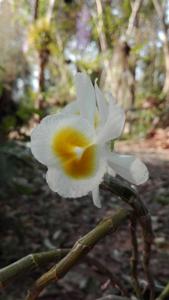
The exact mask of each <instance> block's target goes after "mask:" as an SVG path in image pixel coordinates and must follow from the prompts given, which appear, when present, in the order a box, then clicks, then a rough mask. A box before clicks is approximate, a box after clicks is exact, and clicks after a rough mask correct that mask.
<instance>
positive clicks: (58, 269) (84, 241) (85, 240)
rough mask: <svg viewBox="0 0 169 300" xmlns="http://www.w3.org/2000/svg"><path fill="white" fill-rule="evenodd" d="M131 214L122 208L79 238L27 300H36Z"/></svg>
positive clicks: (37, 284) (43, 276) (30, 293)
mask: <svg viewBox="0 0 169 300" xmlns="http://www.w3.org/2000/svg"><path fill="white" fill-rule="evenodd" d="M130 216H131V212H130V211H127V210H125V209H120V210H119V211H118V212H117V213H116V214H114V215H113V216H110V217H107V218H105V219H103V220H102V221H101V222H100V223H99V224H98V225H97V226H96V227H95V228H94V229H93V230H92V231H90V232H89V233H87V234H86V235H85V236H84V237H82V238H81V239H79V240H78V241H77V242H76V243H75V245H74V246H73V248H72V249H71V250H70V252H69V253H68V254H67V255H66V256H65V257H64V258H63V259H62V260H61V261H60V262H59V263H57V264H56V265H55V266H54V267H53V268H52V269H50V270H49V271H48V272H46V273H45V274H43V275H42V276H41V277H40V278H39V279H38V280H37V281H36V282H35V284H34V286H33V288H32V289H31V290H30V291H29V293H28V295H27V297H26V300H35V299H37V298H38V296H39V294H40V293H41V291H42V290H43V289H44V288H45V287H46V286H47V285H48V284H49V283H51V282H53V281H57V280H58V279H60V278H62V277H63V276H64V275H65V274H66V273H67V272H68V271H69V270H70V269H71V268H72V267H73V266H74V265H75V264H77V263H78V262H79V260H80V259H81V258H82V257H84V256H85V255H86V254H87V253H88V252H89V251H90V250H91V249H92V248H93V247H94V246H95V244H96V243H97V242H98V241H100V240H101V239H102V238H103V237H104V236H105V235H107V234H108V233H110V232H115V231H116V230H117V229H118V228H119V226H120V225H121V224H122V223H124V221H125V220H127V219H128V218H129V217H130Z"/></svg>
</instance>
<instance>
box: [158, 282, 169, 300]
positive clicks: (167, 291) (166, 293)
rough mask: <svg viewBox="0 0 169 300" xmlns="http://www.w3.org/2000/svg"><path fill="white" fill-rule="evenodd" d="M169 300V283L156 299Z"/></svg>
mask: <svg viewBox="0 0 169 300" xmlns="http://www.w3.org/2000/svg"><path fill="white" fill-rule="evenodd" d="M167 299H169V283H168V284H167V285H166V287H165V288H164V290H163V291H162V293H161V294H160V296H159V297H158V298H157V300H167Z"/></svg>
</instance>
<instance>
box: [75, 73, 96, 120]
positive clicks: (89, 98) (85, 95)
mask: <svg viewBox="0 0 169 300" xmlns="http://www.w3.org/2000/svg"><path fill="white" fill-rule="evenodd" d="M75 84H76V90H77V101H78V105H79V109H80V114H81V116H83V117H84V118H86V119H87V120H89V122H90V123H91V124H94V117H95V112H96V99H95V91H94V87H93V85H92V82H91V80H90V78H89V76H87V74H85V73H77V75H76V77H75Z"/></svg>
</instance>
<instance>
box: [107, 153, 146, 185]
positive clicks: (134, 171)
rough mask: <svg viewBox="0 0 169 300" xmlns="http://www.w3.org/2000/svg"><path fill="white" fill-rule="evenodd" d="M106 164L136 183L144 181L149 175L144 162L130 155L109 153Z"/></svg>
mask: <svg viewBox="0 0 169 300" xmlns="http://www.w3.org/2000/svg"><path fill="white" fill-rule="evenodd" d="M108 164H109V166H110V167H112V169H113V170H114V171H115V172H116V173H117V174H119V175H120V176H121V177H123V178H124V179H126V180H127V181H129V182H131V183H133V184H136V185H139V184H142V183H144V182H146V181H147V179H148V177H149V174H148V170H147V167H146V166H145V164H144V163H143V162H142V161H141V160H140V159H138V158H136V157H134V156H132V155H121V154H117V153H113V152H112V153H109V154H108Z"/></svg>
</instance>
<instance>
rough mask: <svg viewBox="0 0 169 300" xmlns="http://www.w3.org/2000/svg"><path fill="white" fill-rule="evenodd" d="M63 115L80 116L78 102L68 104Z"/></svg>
mask: <svg viewBox="0 0 169 300" xmlns="http://www.w3.org/2000/svg"><path fill="white" fill-rule="evenodd" d="M62 113H64V114H74V115H78V114H80V110H79V105H78V102H77V101H73V102H71V103H69V104H67V105H66V106H65V107H64V108H63V109H62Z"/></svg>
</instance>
